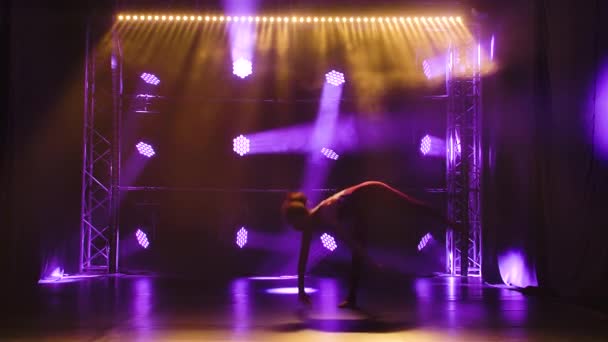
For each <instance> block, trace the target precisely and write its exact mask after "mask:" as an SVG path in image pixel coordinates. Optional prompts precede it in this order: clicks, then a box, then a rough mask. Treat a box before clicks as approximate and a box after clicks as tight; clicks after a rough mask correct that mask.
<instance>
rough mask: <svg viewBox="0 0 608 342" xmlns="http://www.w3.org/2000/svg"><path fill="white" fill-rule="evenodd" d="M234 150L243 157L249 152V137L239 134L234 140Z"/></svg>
mask: <svg viewBox="0 0 608 342" xmlns="http://www.w3.org/2000/svg"><path fill="white" fill-rule="evenodd" d="M232 150H233V151H234V152H236V153H237V154H238V155H240V156H241V157H242V156H244V155H246V154H247V153H249V139H247V138H246V137H245V136H244V135H242V134H241V135H239V136H238V137H236V138H234V139H233V140H232Z"/></svg>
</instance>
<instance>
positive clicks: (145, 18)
mask: <svg viewBox="0 0 608 342" xmlns="http://www.w3.org/2000/svg"><path fill="white" fill-rule="evenodd" d="M118 21H215V22H218V21H219V22H250V23H253V22H256V23H257V22H264V23H265V22H271V23H273V22H279V23H280V22H286V23H289V22H291V23H298V22H300V23H318V22H321V23H325V22H329V23H331V22H336V23H340V22H342V23H346V22H351V23H354V22H357V23H361V22H363V23H375V22H379V23H382V22H391V21H392V22H394V23H396V22H402V23H403V22H406V21H407V22H412V21H413V22H420V21H422V22H427V21H435V22H444V23H455V22H456V23H459V24H462V18H461V17H453V16H450V17H445V16H443V17H349V18H347V17H291V18H290V17H259V16H255V17H252V16H248V17H246V16H241V17H239V16H223V15H222V16H208V15H207V16H200V15H199V16H194V15H191V16H187V15H184V16H181V15H176V16H173V15H123V14H120V15H118Z"/></svg>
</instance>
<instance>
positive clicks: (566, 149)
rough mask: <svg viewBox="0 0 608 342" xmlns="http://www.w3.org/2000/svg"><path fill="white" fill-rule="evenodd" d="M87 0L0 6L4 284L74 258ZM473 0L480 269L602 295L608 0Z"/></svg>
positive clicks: (607, 253)
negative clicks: (489, 42) (481, 31)
mask: <svg viewBox="0 0 608 342" xmlns="http://www.w3.org/2000/svg"><path fill="white" fill-rule="evenodd" d="M301 3H304V2H301ZM301 3H300V2H298V1H292V2H290V4H292V5H293V6H294V8H296V7H302V4H301ZM306 3H311V2H310V1H307V2H306ZM312 3H314V2H312ZM320 3H321V2H319V4H316V5H310V6H312V7H314V6H317V7H316V8H320V6H321V4H320ZM387 3H388V2H387ZM92 4H93V3H91V4H81V5H80V8H78V9H67V8H65V7H64V8H62V7H61V6H62V5H61V4H57V3H55V4H54V8H45V7H46V5H44V4H42V2H37V1H20V2H18V3H17V2H12V3H9V4H8V6H7V9H8V11H3V12H2V14H0V15H1V19H2V27H3V28H6V29H5V30H2V31H1V32H2V35H3V36H2V37H3V38H4V39H3V40H4V42H5V45H6V46H7V47H8V51H9V53H8V55H3V56H2V57H0V58H4V59H8V61H6V62H5V63H4V64H2V65H3V66H4V68H5V70H6V71H7V72H6V73H3V75H6V77H7V79H6V81H7V82H6V84H7V85H8V87H7V88H8V92H6V93H5V94H2V96H3V97H2V101H3V105H4V106H5V108H6V109H7V110H5V113H8V115H4V116H3V117H2V126H1V127H2V135H1V136H2V139H3V143H4V148H3V150H2V151H3V158H2V181H3V186H2V210H3V215H1V220H2V222H1V226H2V231H3V233H4V234H3V236H4V238H3V239H0V253H1V255H0V269H3V270H6V272H5V278H6V279H7V280H8V282H5V283H4V285H19V286H20V287H19V288H21V289H24V288H26V287H25V286H23V285H33V284H35V282H36V280H37V279H38V278H39V276H40V275H41V271H42V270H44V269H45V268H46V267H45V266H46V265H48V264H51V263H53V262H54V259H57V261H56V262H60V263H63V264H64V265H65V267H66V268H67V270H68V271H72V272H73V271H75V270H76V266H77V265H76V260H77V256H78V240H79V236H78V235H79V212H80V209H79V206H80V181H81V175H80V170H81V160H80V158H81V154H82V153H81V135H82V107H83V106H82V83H83V82H82V70H83V65H82V64H83V63H82V60H83V51H84V46H83V42H84V22H85V16H84V15H83V14H84V13H86V12H87V11H89V10H92V9H93V8H94V7H95V6H99V5H92ZM267 4H268V6H272V5H276V3H275V2H267ZM465 5H466V4H465ZM471 5H476V6H477V8H478V9H479V10H480V11H482V12H487V18H485V19H484V26H485V31H488V32H493V33H494V34H495V36H496V59H497V61H498V64H499V65H500V68H499V70H498V71H497V72H496V73H495V74H494V75H491V76H487V77H486V78H485V79H484V109H485V113H484V118H483V122H484V134H483V136H484V158H483V160H484V162H485V165H484V174H483V177H484V178H483V179H484V196H483V207H484V215H483V217H484V261H485V265H484V275H485V276H484V277H485V279H486V280H487V281H489V282H493V283H498V282H501V281H502V279H503V278H504V277H505V274H507V273H509V272H507V271H508V270H509V269H511V270H515V271H513V272H511V273H510V274H509V279H510V282H511V283H513V284H514V285H519V286H528V285H535V284H538V286H539V287H540V288H541V289H543V290H546V291H547V292H550V293H555V294H557V295H560V296H565V297H571V298H575V299H576V300H579V301H586V302H591V301H592V300H595V302H594V303H596V304H597V303H600V301H598V300H597V299H605V298H606V294H605V288H606V287H607V286H608V249H607V247H606V242H605V241H606V240H607V237H608V236H607V235H608V232H607V230H606V226H607V225H606V223H605V213H604V212H603V211H605V208H606V203H607V202H606V199H605V194H606V193H607V190H608V154H607V152H606V149H607V143H606V138H605V137H606V136H608V133H607V132H606V122H607V121H608V109H607V108H606V104H605V103H606V99H605V97H606V96H607V95H606V90H605V89H606V87H607V85H606V82H608V81H606V79H605V78H602V77H601V75H602V70H605V69H606V68H607V67H608V26H606V25H603V24H602V23H604V22H606V20H607V19H608V4H607V3H605V2H603V1H600V0H595V1H586V2H580V1H571V0H564V1H547V0H545V1H541V0H537V1H523V0H521V1H494V2H492V3H486V2H481V1H480V2H478V3H477V4H474V3H472V4H471ZM85 8H86V9H85ZM109 10H110V9H108V8H97V11H98V12H99V13H103V12H104V11H105V12H106V13H109ZM34 18H35V20H34ZM604 74H605V72H604ZM404 169H405V168H404ZM234 223H237V224H238V222H234ZM232 224H233V223H232V222H230V223H228V225H232ZM505 255H506V256H510V255H515V256H517V257H514V258H510V259H509V258H505V257H504V256H505ZM507 259H509V260H515V261H512V262H511V263H507V264H505V260H507ZM70 262H72V264H70ZM501 272H502V277H501ZM534 278H536V280H537V282H535V281H534V280H535V279H534Z"/></svg>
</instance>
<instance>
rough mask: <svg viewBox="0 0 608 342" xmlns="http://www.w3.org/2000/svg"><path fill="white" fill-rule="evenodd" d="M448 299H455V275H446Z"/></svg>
mask: <svg viewBox="0 0 608 342" xmlns="http://www.w3.org/2000/svg"><path fill="white" fill-rule="evenodd" d="M447 291H448V300H454V299H456V277H448V286H447Z"/></svg>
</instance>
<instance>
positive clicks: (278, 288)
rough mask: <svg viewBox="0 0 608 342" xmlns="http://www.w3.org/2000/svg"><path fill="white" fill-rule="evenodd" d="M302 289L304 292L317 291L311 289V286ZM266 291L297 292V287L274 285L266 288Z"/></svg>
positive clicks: (271, 292)
mask: <svg viewBox="0 0 608 342" xmlns="http://www.w3.org/2000/svg"><path fill="white" fill-rule="evenodd" d="M304 291H305V292H306V293H315V292H317V289H313V288H312V287H306V288H304ZM266 293H270V294H298V288H297V287H275V288H272V289H267V290H266Z"/></svg>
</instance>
